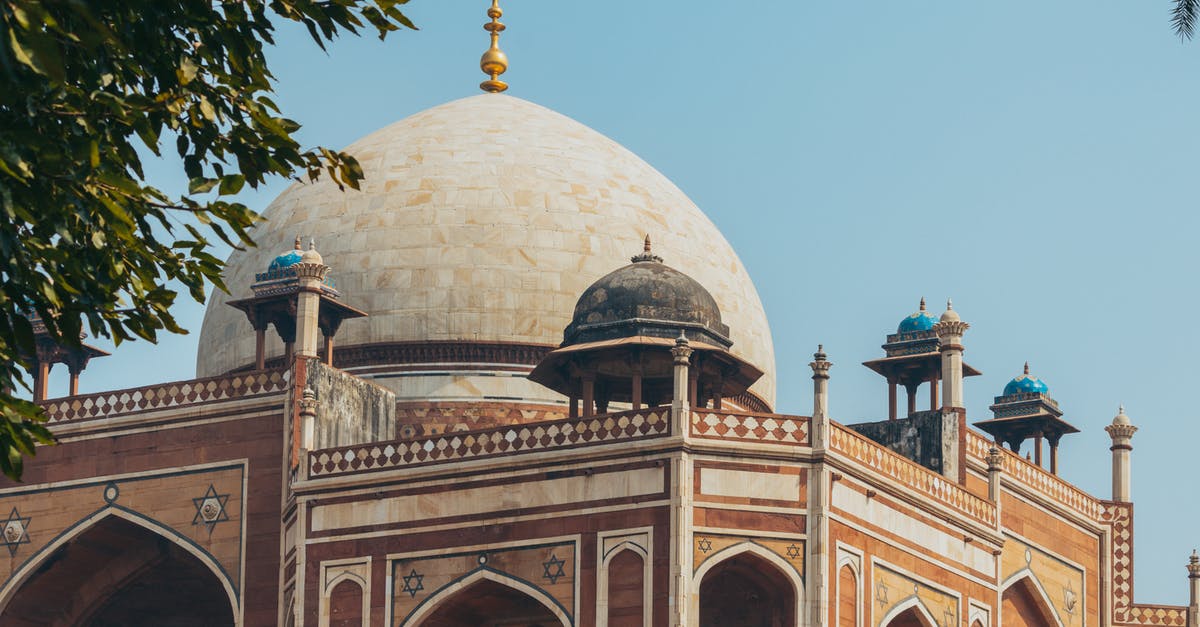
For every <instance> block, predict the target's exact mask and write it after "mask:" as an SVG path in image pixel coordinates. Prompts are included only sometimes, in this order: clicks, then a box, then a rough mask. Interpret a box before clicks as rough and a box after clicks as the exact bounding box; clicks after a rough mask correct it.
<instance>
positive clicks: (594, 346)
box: [529, 331, 763, 415]
mask: <svg viewBox="0 0 1200 627" xmlns="http://www.w3.org/2000/svg"><path fill="white" fill-rule="evenodd" d="M676 336H678V331H676ZM675 344H676V340H672V339H667V338H661V337H648V336H634V337H624V338H619V339H612V340H603V341H598V342H588V343H584V344H576V345H572V346H565V347H563V348H559V349H557V350H554V351H551V352H550V353H549V354H547V355H546V357H545V359H543V360H542V362H541V363H539V364H538V365H537V367H536V368H534V369H533V372H532V373H530V375H529V378H530V379H531V380H533V381H535V382H537V383H540V384H542V385H544V386H546V387H548V388H550V389H552V390H554V391H556V392H558V393H560V394H562V395H564V396H567V397H568V398H571V399H581V398H585V397H586V396H587V395H586V393H585V390H584V385H585V382H587V381H590V382H592V384H593V385H594V386H595V387H594V390H595V392H594V394H595V403H596V411H597V412H599V413H603V412H604V411H606V409H607V407H608V404H609V403H610V402H612V403H624V404H629V405H631V406H632V407H633V408H634V409H637V408H639V407H643V406H647V407H654V406H659V405H665V404H669V403H670V402H671V400H672V381H673V378H672V377H673V357H672V355H671V349H672V348H674V347H675ZM689 346H690V347H691V349H692V350H693V353H692V358H691V364H690V373H691V376H692V377H693V382H692V384H691V386H690V387H691V391H690V396H691V398H690V399H689V402H690V403H691V404H692V405H693V406H698V407H705V406H708V405H709V404H711V405H712V406H713V407H714V408H720V406H721V404H722V402H723V401H724V400H725V399H731V398H733V397H736V396H741V395H743V394H745V393H746V392H747V391H748V390H749V388H750V386H752V385H753V384H754V383H755V382H756V381H757V380H758V379H759V378H760V377H761V376H762V374H763V373H762V371H761V370H759V369H758V368H756V367H754V366H753V365H751V364H750V363H748V362H746V361H744V360H742V359H740V358H738V357H737V356H735V355H733V354H732V353H729V352H728V351H726V350H725V349H724V348H723V347H721V346H714V345H712V344H707V343H705V342H702V341H689ZM747 409H751V410H758V409H760V408H758V407H750V408H747ZM585 415H586V414H585Z"/></svg>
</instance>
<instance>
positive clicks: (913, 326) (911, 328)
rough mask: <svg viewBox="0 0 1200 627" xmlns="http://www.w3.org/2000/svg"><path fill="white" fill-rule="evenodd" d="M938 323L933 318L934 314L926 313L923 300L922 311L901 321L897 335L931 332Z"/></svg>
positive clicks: (923, 300)
mask: <svg viewBox="0 0 1200 627" xmlns="http://www.w3.org/2000/svg"><path fill="white" fill-rule="evenodd" d="M937 321H938V320H937V318H935V317H933V314H931V313H929V312H928V311H925V299H924V298H922V299H921V309H920V310H918V311H917V312H916V313H913V314H911V315H909V316H908V317H907V318H905V319H903V320H901V321H900V326H899V327H897V328H896V333H915V332H917V331H929V330H930V329H932V328H933V325H935V324H937Z"/></svg>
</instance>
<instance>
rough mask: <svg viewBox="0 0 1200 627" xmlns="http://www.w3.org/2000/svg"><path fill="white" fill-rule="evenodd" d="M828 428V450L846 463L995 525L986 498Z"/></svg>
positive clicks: (992, 508) (852, 435)
mask: <svg viewBox="0 0 1200 627" xmlns="http://www.w3.org/2000/svg"><path fill="white" fill-rule="evenodd" d="M831 426H832V429H830V433H829V447H830V448H831V449H832V450H834V451H836V452H838V453H841V454H842V455H843V456H845V457H847V458H848V460H849V461H851V462H855V463H858V464H861V465H862V466H865V467H866V468H869V469H871V470H873V471H875V472H878V473H881V474H883V475H886V476H887V477H890V478H892V479H894V480H896V481H899V482H900V483H902V484H904V485H905V486H908V487H909V488H912V489H914V490H916V491H918V492H921V493H923V494H925V495H927V496H929V497H932V499H933V500H934V501H937V502H938V503H941V504H942V505H945V506H947V507H949V508H951V509H954V510H956V511H958V512H959V513H962V514H965V515H966V516H969V517H971V518H974V519H975V520H977V521H979V522H982V523H985V524H987V525H989V526H990V525H993V524H995V521H996V506H995V505H993V504H992V503H991V502H990V501H988V500H987V499H984V498H980V497H978V496H976V495H974V494H972V493H971V492H969V491H967V490H966V489H965V488H963V487H962V486H960V485H958V484H957V483H955V482H953V481H947V480H946V478H945V477H943V476H942V475H940V474H938V473H936V472H933V471H931V470H929V469H927V468H925V467H924V466H921V465H920V464H917V463H915V462H912V461H909V460H908V459H907V458H905V457H902V456H900V455H899V454H897V453H894V452H892V451H891V450H889V449H887V448H885V447H883V446H881V445H879V444H876V443H875V442H873V441H871V440H868V439H867V438H865V437H864V436H862V435H859V434H858V433H856V432H854V431H852V430H850V429H849V428H846V427H842V426H839V425H831Z"/></svg>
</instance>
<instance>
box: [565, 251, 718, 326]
mask: <svg viewBox="0 0 1200 627" xmlns="http://www.w3.org/2000/svg"><path fill="white" fill-rule="evenodd" d="M631 261H632V262H633V263H631V264H629V265H627V266H625V267H623V268H619V269H617V270H614V271H613V272H610V273H608V274H607V275H605V276H603V277H601V278H600V279H599V280H598V281H596V282H595V283H593V284H592V285H591V287H588V288H587V289H586V290H584V292H583V295H581V296H580V297H579V301H578V302H577V303H576V305H575V315H574V317H573V318H572V320H571V324H570V325H568V326H567V328H566V330H565V331H564V332H563V344H562V345H563V346H573V345H576V344H584V343H588V342H598V341H603V340H612V339H618V338H626V337H635V336H646V337H660V338H670V339H674V338H676V337H679V334H680V332H681V331H682V332H683V333H684V334H685V335H686V336H687V338H688V339H689V340H691V341H700V342H706V343H709V344H712V345H715V346H720V347H721V348H726V349H728V348H729V347H730V346H731V345H732V343H731V342H730V340H729V327H728V326H727V325H726V324H725V323H723V322H721V310H720V308H718V307H717V301H716V299H714V298H713V297H712V294H710V293H709V292H708V290H706V289H704V286H702V285H700V284H699V283H698V282H696V280H695V279H693V278H691V277H689V276H688V275H686V274H684V273H682V272H680V271H678V270H676V269H674V268H671V267H670V266H667V265H665V264H663V263H662V257H659V256H657V255H654V254H652V253H651V252H650V238H649V237H647V238H646V243H645V250H644V251H643V252H642V254H640V255H637V256H635V257H633V258H632V259H631Z"/></svg>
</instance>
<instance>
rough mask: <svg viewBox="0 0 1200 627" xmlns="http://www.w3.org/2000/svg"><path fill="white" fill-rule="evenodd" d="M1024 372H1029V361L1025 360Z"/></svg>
mask: <svg viewBox="0 0 1200 627" xmlns="http://www.w3.org/2000/svg"><path fill="white" fill-rule="evenodd" d="M1025 374H1029V362H1025Z"/></svg>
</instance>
